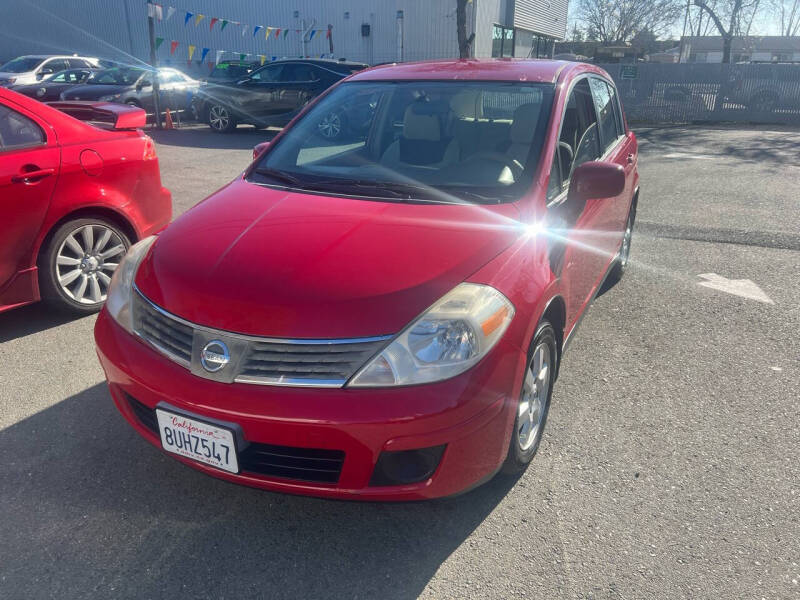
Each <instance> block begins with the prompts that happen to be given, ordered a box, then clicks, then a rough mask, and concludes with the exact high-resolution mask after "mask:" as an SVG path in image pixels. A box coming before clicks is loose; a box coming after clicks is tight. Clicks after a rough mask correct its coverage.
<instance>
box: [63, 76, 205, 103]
mask: <svg viewBox="0 0 800 600" xmlns="http://www.w3.org/2000/svg"><path fill="white" fill-rule="evenodd" d="M158 73H159V76H158V77H159V86H160V89H161V95H160V98H161V109H162V111H163V110H164V109H165V108H169V109H170V110H172V111H175V112H179V111H187V110H190V109H191V103H192V96H193V94H194V93H195V92H196V91H197V86H198V83H197V81H196V80H194V79H192V78H191V77H189V76H187V75H184V74H183V73H181V72H180V71H178V70H176V69H168V68H165V69H159V70H158ZM61 99H62V100H97V101H102V102H119V103H122V104H130V105H132V106H139V107H141V108H144V109H145V110H146V111H147V112H148V113H152V112H154V110H155V107H154V104H153V70H152V69H144V68H140V67H119V68H114V69H104V70H102V71H97V72H96V73H94V74H92V76H91V77H90V78H89V79H88V80H87V81H86V83H85V84H83V85H76V86H74V87H73V88H72V89H69V90H67V91H65V92H63V93H62V94H61Z"/></svg>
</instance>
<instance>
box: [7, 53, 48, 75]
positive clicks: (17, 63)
mask: <svg viewBox="0 0 800 600" xmlns="http://www.w3.org/2000/svg"><path fill="white" fill-rule="evenodd" d="M43 60H44V59H43V58H37V57H35V56H20V57H19V58H15V59H14V60H10V61H8V62H7V63H6V64H4V65H3V66H2V67H0V71H4V72H6V73H26V72H28V71H33V70H34V69H35V68H36V67H38V66H39V64H40V63H41V62H42V61H43Z"/></svg>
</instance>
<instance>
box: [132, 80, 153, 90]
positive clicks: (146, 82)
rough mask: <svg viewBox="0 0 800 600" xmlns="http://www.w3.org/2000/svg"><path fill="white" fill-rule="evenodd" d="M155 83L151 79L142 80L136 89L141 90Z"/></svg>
mask: <svg viewBox="0 0 800 600" xmlns="http://www.w3.org/2000/svg"><path fill="white" fill-rule="evenodd" d="M152 86H153V84H152V83H151V82H149V81H140V82H139V83H137V84H136V91H137V92H141V91H142V90H143V89H144V88H148V87H152Z"/></svg>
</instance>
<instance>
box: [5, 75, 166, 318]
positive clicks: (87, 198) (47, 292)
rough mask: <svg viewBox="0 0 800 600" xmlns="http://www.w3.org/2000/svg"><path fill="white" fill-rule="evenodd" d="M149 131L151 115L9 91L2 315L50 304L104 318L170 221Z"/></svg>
mask: <svg viewBox="0 0 800 600" xmlns="http://www.w3.org/2000/svg"><path fill="white" fill-rule="evenodd" d="M57 109H58V110H57ZM74 117H76V118H74ZM79 119H80V120H79ZM144 124H145V113H144V111H143V110H142V109H141V108H135V107H130V106H125V105H121V104H108V103H105V102H95V103H92V102H57V103H53V104H50V105H45V104H42V103H41V102H38V101H37V100H33V99H31V98H27V97H25V96H22V95H20V94H17V93H16V92H12V91H9V90H5V89H2V88H0V207H1V208H2V211H3V220H2V221H0V235H2V238H3V241H2V243H1V244H0V312H2V311H4V310H7V309H11V308H15V307H17V306H22V305H24V304H29V303H31V302H35V301H37V300H39V299H40V298H44V299H45V300H47V301H49V302H51V303H52V304H53V305H55V306H57V307H59V308H63V309H68V310H70V311H72V312H74V313H78V314H82V313H90V312H95V311H97V310H99V308H100V307H101V306H102V304H103V301H104V300H105V298H106V293H107V289H108V285H109V284H110V282H111V275H112V274H113V272H114V269H115V268H116V267H117V265H118V264H119V262H120V260H122V258H123V256H124V255H125V251H126V250H127V249H128V246H130V245H131V242H135V241H136V240H137V239H139V238H142V237H147V236H149V235H151V234H152V233H155V232H156V231H159V230H160V229H163V228H164V227H165V226H166V224H167V223H169V220H170V217H171V216H172V196H171V195H170V193H169V190H167V189H166V188H164V187H162V186H161V175H160V173H159V170H158V159H157V158H156V151H155V145H154V144H153V140H151V139H150V138H149V137H147V136H146V135H145V134H144V133H142V131H141V129H140V128H141V127H144Z"/></svg>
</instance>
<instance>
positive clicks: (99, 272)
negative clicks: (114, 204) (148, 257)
mask: <svg viewBox="0 0 800 600" xmlns="http://www.w3.org/2000/svg"><path fill="white" fill-rule="evenodd" d="M124 254H125V243H124V242H123V241H122V238H120V236H119V235H118V234H117V233H116V232H115V231H114V230H113V229H111V228H109V227H106V226H105V225H102V224H91V225H83V226H81V227H78V228H77V229H75V230H74V231H73V232H72V233H70V234H69V235H68V236H67V237H66V238H65V239H64V241H63V242H62V244H61V246H59V248H58V253H57V254H56V280H57V281H58V285H59V286H60V287H61V290H62V291H63V292H64V294H65V295H66V296H68V297H69V298H72V299H73V300H75V301H76V302H79V303H81V304H99V303H101V302H104V301H105V299H106V297H107V296H108V286H109V284H110V283H111V275H112V274H113V273H114V270H115V269H116V268H117V266H118V265H119V261H120V259H121V258H122V256H123V255H124Z"/></svg>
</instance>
